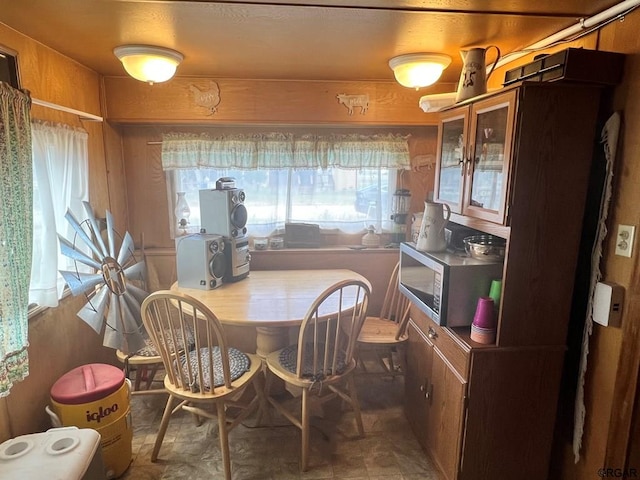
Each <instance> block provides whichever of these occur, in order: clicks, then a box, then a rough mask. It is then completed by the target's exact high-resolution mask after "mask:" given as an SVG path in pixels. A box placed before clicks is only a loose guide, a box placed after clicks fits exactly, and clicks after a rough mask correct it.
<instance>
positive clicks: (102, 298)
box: [78, 286, 109, 334]
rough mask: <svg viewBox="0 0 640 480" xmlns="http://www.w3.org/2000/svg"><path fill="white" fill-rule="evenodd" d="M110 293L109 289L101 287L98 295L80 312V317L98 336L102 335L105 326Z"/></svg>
mask: <svg viewBox="0 0 640 480" xmlns="http://www.w3.org/2000/svg"><path fill="white" fill-rule="evenodd" d="M108 293H109V289H108V288H105V287H104V286H103V287H101V288H100V290H99V291H98V293H96V294H95V295H94V297H93V298H92V299H91V300H89V301H88V302H87V303H86V304H85V306H84V307H82V308H81V309H80V311H79V312H78V316H79V317H80V318H81V319H82V320H84V322H85V323H86V324H88V325H89V326H90V327H91V328H93V329H94V330H95V331H96V333H97V334H100V332H101V331H102V326H103V325H104V312H105V311H106V309H107V305H108V303H109V296H108Z"/></svg>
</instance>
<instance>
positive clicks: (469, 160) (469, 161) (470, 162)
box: [467, 144, 476, 175]
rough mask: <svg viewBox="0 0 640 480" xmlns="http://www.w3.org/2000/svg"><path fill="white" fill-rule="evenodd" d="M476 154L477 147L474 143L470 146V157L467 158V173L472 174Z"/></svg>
mask: <svg viewBox="0 0 640 480" xmlns="http://www.w3.org/2000/svg"><path fill="white" fill-rule="evenodd" d="M475 155H476V149H475V148H474V147H473V144H471V146H470V147H469V158H467V175H471V168H472V166H473V162H474V158H473V157H475Z"/></svg>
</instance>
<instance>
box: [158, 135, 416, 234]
mask: <svg viewBox="0 0 640 480" xmlns="http://www.w3.org/2000/svg"><path fill="white" fill-rule="evenodd" d="M162 155H163V157H162V161H163V167H164V169H165V170H166V171H167V178H168V195H169V199H170V201H169V205H170V206H171V209H170V210H171V211H170V212H169V215H170V218H171V225H174V231H173V232H172V233H175V231H176V230H177V219H176V218H175V215H174V212H173V209H174V207H175V203H176V199H177V193H178V192H185V197H186V199H187V202H188V204H189V208H190V210H191V215H190V217H189V231H190V232H197V231H198V229H199V224H200V213H199V212H200V210H199V191H200V190H201V189H212V188H215V186H216V180H218V179H219V178H221V177H232V178H234V179H235V183H236V187H238V188H242V189H244V191H245V194H246V200H245V206H246V207H247V213H248V220H247V229H248V232H249V234H250V235H251V236H268V235H270V234H273V233H274V232H277V231H278V230H280V229H282V228H284V224H285V223H286V222H309V223H317V224H319V225H320V226H321V228H325V229H336V230H339V231H341V232H345V233H356V232H361V231H362V230H363V229H365V228H366V227H368V226H369V225H374V226H375V228H376V230H377V231H388V230H390V229H391V226H392V222H391V211H390V208H391V201H390V197H391V195H392V193H393V192H394V190H395V185H396V175H397V172H398V171H399V170H400V169H404V168H407V166H408V164H409V154H408V147H407V140H406V137H403V136H399V135H374V136H365V135H353V134H351V135H330V136H318V135H313V136H310V135H306V136H305V135H303V136H295V135H291V134H281V133H277V134H255V135H248V136H247V135H233V136H225V137H220V138H215V139H214V138H210V137H203V136H193V135H186V136H185V135H181V134H169V135H166V136H165V137H164V138H163V154H162Z"/></svg>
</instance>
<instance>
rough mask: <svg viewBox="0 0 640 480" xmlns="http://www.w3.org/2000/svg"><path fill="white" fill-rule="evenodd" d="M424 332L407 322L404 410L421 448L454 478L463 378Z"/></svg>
mask: <svg viewBox="0 0 640 480" xmlns="http://www.w3.org/2000/svg"><path fill="white" fill-rule="evenodd" d="M429 334H431V335H433V334H435V332H430V333H429ZM429 334H427V335H429ZM427 335H425V334H424V333H423V332H422V331H421V330H420V329H419V328H417V327H416V325H415V324H414V323H413V322H411V323H409V346H408V348H407V372H406V374H405V385H406V412H407V416H408V417H409V420H410V423H411V424H412V425H413V427H414V431H415V434H416V436H417V437H418V441H419V442H420V443H421V445H422V446H423V448H424V449H425V450H426V451H427V452H428V453H429V454H430V456H431V458H432V459H433V461H434V462H435V463H436V464H437V466H438V468H439V469H440V471H441V472H442V473H443V474H444V476H445V478H447V479H454V478H456V475H457V471H458V464H459V459H460V448H461V431H462V424H463V417H464V405H465V391H466V381H465V380H464V379H462V378H461V377H460V375H459V374H458V372H456V371H455V370H454V369H453V367H452V366H451V365H450V364H449V362H448V361H447V359H446V358H445V357H444V356H443V355H442V353H441V352H440V350H439V349H438V348H436V347H435V346H434V344H433V343H432V342H431V341H430V340H429V338H428V336H427Z"/></svg>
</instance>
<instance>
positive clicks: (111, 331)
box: [102, 292, 129, 353]
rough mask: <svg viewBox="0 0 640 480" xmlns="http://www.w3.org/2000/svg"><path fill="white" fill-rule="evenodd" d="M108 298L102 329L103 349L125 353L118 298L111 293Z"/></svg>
mask: <svg viewBox="0 0 640 480" xmlns="http://www.w3.org/2000/svg"><path fill="white" fill-rule="evenodd" d="M110 297H111V298H110V302H109V313H107V326H106V328H105V329H104V340H103V342H102V344H103V345H104V346H105V347H109V348H114V349H116V350H122V351H125V350H124V349H126V345H125V344H124V343H125V342H124V337H123V335H122V327H121V326H120V315H121V313H120V298H119V297H118V295H116V294H115V293H113V292H111V295H110ZM125 353H129V352H125Z"/></svg>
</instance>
